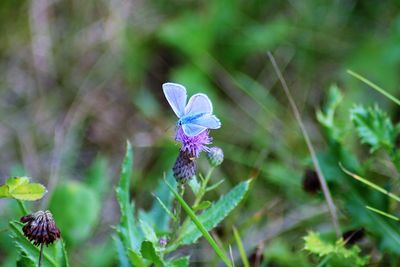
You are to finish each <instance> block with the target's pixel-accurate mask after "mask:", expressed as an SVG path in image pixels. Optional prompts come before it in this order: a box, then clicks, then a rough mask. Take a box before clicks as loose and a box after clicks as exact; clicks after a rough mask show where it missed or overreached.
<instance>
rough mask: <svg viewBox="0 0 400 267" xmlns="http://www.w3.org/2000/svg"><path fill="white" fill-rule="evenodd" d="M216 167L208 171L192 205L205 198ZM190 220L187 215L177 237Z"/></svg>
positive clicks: (178, 236)
mask: <svg viewBox="0 0 400 267" xmlns="http://www.w3.org/2000/svg"><path fill="white" fill-rule="evenodd" d="M214 169H215V168H214V167H211V168H210V169H209V171H208V173H207V176H206V178H204V180H203V181H202V183H201V187H200V190H199V193H198V194H197V196H196V198H195V200H194V203H193V205H192V207H195V206H197V205H198V204H200V202H201V200H202V199H203V196H204V194H205V193H206V191H207V184H208V182H209V181H210V179H211V174H212V173H213V171H214ZM189 222H190V218H188V217H187V218H186V219H185V221H184V222H183V223H182V227H181V228H180V229H179V234H177V235H176V237H177V239H179V238H180V234H181V233H183V232H184V230H185V228H186V227H187V225H188V224H189ZM177 230H178V229H177Z"/></svg>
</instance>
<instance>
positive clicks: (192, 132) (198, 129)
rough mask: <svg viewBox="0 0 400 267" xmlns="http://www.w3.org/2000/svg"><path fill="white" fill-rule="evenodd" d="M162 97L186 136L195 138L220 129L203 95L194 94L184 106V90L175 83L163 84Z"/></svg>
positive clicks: (219, 123)
mask: <svg viewBox="0 0 400 267" xmlns="http://www.w3.org/2000/svg"><path fill="white" fill-rule="evenodd" d="M162 88H163V91H164V95H165V97H166V98H167V100H168V103H169V104H170V105H171V107H172V110H173V111H174V112H175V114H176V116H178V118H179V120H178V122H177V125H178V126H182V129H183V132H184V133H185V134H186V135H187V136H196V135H198V134H200V133H202V132H203V131H205V130H206V129H218V128H220V127H221V122H220V121H219V119H218V118H217V117H216V116H215V115H213V114H212V112H213V106H212V103H211V101H210V99H209V98H208V96H207V95H205V94H195V95H193V96H192V97H191V98H190V99H189V102H188V103H187V105H186V100H187V93H186V88H185V87H184V86H182V85H180V84H177V83H164V84H163V85H162Z"/></svg>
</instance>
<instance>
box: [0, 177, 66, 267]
mask: <svg viewBox="0 0 400 267" xmlns="http://www.w3.org/2000/svg"><path fill="white" fill-rule="evenodd" d="M45 193H46V188H45V187H44V186H43V185H41V184H38V183H30V178H28V177H24V176H23V177H10V178H8V179H7V180H6V182H5V184H4V185H1V186H0V198H11V199H15V200H16V201H17V202H18V205H19V207H20V209H21V213H22V215H23V216H22V218H21V222H18V221H11V222H10V223H9V226H10V231H11V236H12V238H13V240H14V244H15V246H16V248H17V249H18V251H19V253H20V260H19V261H18V266H39V267H40V266H54V267H56V266H57V267H58V266H60V267H68V266H69V264H68V257H67V254H66V251H65V247H64V242H63V241H62V240H60V241H58V242H56V243H55V244H53V243H54V242H55V241H57V239H59V238H60V230H59V229H58V228H57V226H56V225H55V222H54V219H53V217H52V214H51V213H50V211H38V212H35V213H32V214H29V213H30V212H29V211H28V209H27V208H26V206H25V203H24V201H35V200H39V199H41V198H42V197H43V196H44V194H45ZM24 224H25V225H24ZM22 226H23V227H22ZM21 228H22V229H21ZM28 239H29V240H28ZM32 242H33V243H32ZM44 245H46V246H48V245H51V246H50V248H48V249H47V250H46V251H44V250H43V247H44ZM39 247H40V248H39Z"/></svg>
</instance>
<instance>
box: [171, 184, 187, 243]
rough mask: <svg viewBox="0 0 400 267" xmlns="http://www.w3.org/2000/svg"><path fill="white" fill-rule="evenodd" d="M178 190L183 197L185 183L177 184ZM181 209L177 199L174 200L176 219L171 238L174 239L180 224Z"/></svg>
mask: <svg viewBox="0 0 400 267" xmlns="http://www.w3.org/2000/svg"><path fill="white" fill-rule="evenodd" d="M178 192H179V195H180V196H181V197H182V198H183V195H184V194H185V185H184V184H178ZM181 211H182V206H181V204H180V203H179V202H178V201H176V203H175V218H176V221H175V223H174V228H173V232H172V233H173V238H172V239H175V238H176V237H177V236H178V231H179V227H180V225H181Z"/></svg>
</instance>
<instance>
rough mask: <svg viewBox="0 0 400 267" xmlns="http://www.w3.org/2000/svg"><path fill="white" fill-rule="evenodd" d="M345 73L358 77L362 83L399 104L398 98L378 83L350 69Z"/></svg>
mask: <svg viewBox="0 0 400 267" xmlns="http://www.w3.org/2000/svg"><path fill="white" fill-rule="evenodd" d="M347 73H348V74H350V75H351V76H353V77H355V78H357V79H359V80H360V81H362V82H363V83H365V84H367V85H369V86H371V87H372V88H373V89H374V90H376V91H378V92H379V93H381V94H382V95H384V96H386V97H387V98H389V99H390V100H392V101H393V102H394V103H396V104H397V105H399V106H400V100H399V99H398V98H396V97H395V96H393V95H391V94H389V93H388V92H386V91H385V90H384V89H383V88H381V87H379V86H378V85H376V84H374V83H373V82H371V81H370V80H368V79H367V78H365V77H363V76H361V75H360V74H358V73H355V72H354V71H352V70H347Z"/></svg>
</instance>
